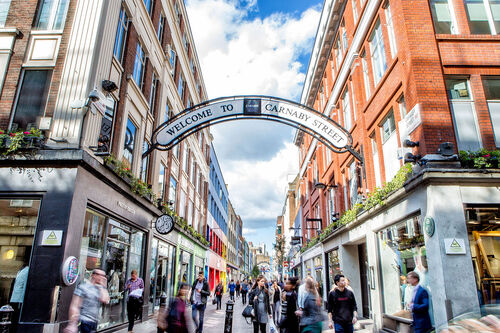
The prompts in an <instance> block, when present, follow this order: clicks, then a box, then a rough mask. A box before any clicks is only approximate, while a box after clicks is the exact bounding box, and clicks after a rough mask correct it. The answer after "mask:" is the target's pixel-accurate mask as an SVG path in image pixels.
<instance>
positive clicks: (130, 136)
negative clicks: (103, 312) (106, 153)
mask: <svg viewBox="0 0 500 333" xmlns="http://www.w3.org/2000/svg"><path fill="white" fill-rule="evenodd" d="M136 132H137V128H136V127H135V125H134V123H133V122H132V120H130V118H129V119H128V120H127V130H126V132H125V140H124V145H123V161H124V162H126V163H128V165H129V168H131V167H132V165H133V162H134V146H135V134H136Z"/></svg>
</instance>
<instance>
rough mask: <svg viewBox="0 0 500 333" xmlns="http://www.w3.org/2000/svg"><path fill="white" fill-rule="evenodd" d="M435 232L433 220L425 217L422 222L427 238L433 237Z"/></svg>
mask: <svg viewBox="0 0 500 333" xmlns="http://www.w3.org/2000/svg"><path fill="white" fill-rule="evenodd" d="M435 230H436V225H435V224H434V219H433V218H432V217H430V216H427V217H426V218H425V220H424V231H425V233H426V234H427V236H429V237H432V235H434V231H435Z"/></svg>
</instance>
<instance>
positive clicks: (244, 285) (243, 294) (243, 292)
mask: <svg viewBox="0 0 500 333" xmlns="http://www.w3.org/2000/svg"><path fill="white" fill-rule="evenodd" d="M247 293H248V283H247V281H246V280H243V283H242V284H241V301H242V302H243V305H245V304H247Z"/></svg>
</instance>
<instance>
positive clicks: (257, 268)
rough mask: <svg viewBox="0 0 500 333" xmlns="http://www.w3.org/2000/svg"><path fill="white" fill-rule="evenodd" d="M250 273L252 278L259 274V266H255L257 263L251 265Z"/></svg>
mask: <svg viewBox="0 0 500 333" xmlns="http://www.w3.org/2000/svg"><path fill="white" fill-rule="evenodd" d="M251 274H252V277H253V278H256V277H257V276H259V274H260V270H259V266H257V265H255V266H253V268H252V273H251Z"/></svg>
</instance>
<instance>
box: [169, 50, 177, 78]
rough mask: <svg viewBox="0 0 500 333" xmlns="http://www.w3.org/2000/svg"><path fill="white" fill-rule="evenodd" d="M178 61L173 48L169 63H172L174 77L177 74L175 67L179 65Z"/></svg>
mask: <svg viewBox="0 0 500 333" xmlns="http://www.w3.org/2000/svg"><path fill="white" fill-rule="evenodd" d="M176 59H177V54H176V53H175V50H174V48H173V47H171V48H170V54H169V58H168V61H169V63H170V67H171V68H172V72H171V74H172V76H174V73H175V65H176V63H177V62H176Z"/></svg>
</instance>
